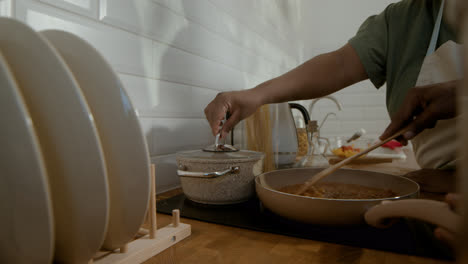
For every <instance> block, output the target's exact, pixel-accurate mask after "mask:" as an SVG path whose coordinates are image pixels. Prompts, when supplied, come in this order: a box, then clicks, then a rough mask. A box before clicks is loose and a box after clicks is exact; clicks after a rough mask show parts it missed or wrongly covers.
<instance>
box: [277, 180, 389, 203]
mask: <svg viewBox="0 0 468 264" xmlns="http://www.w3.org/2000/svg"><path fill="white" fill-rule="evenodd" d="M302 185H303V184H294V185H288V186H285V187H283V188H281V189H279V191H280V192H285V193H291V194H295V193H296V192H297V191H298V190H299V188H301V187H302ZM302 195H303V196H308V197H317V198H331V199H382V198H389V197H395V196H397V195H396V193H394V192H393V191H391V190H388V189H381V188H374V187H367V186H363V185H358V184H346V183H333V182H325V183H316V184H314V185H313V186H311V187H309V189H308V190H307V191H305V192H304V193H303V194H302Z"/></svg>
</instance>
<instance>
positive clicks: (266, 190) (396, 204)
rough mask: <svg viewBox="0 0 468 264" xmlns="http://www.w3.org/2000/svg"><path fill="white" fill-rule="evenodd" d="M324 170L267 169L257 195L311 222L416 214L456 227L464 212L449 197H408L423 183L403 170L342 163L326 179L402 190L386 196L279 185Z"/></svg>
mask: <svg viewBox="0 0 468 264" xmlns="http://www.w3.org/2000/svg"><path fill="white" fill-rule="evenodd" d="M321 170H323V168H295V169H285V170H277V171H271V172H267V173H263V174H261V175H259V176H257V177H256V179H255V188H256V191H257V195H258V197H259V199H260V200H261V201H262V204H263V206H264V207H266V208H267V209H269V210H271V211H272V212H274V213H276V214H278V215H280V216H283V217H285V218H289V219H293V220H296V221H300V222H304V223H308V224H316V225H333V226H346V225H359V224H364V223H365V220H366V221H367V222H368V223H369V224H371V225H373V226H376V227H385V226H386V223H387V222H388V221H385V220H386V219H388V218H393V217H414V218H418V219H421V220H425V221H428V222H431V223H434V224H436V225H439V226H442V227H445V228H447V229H448V230H455V226H456V223H457V222H458V216H457V215H455V214H454V213H453V212H452V211H451V210H450V208H448V206H447V205H446V204H445V203H442V202H437V201H430V200H422V199H412V200H406V201H405V199H409V198H417V197H418V195H419V185H418V184H417V183H416V182H414V181H412V180H410V179H407V178H404V177H401V176H395V175H391V174H385V173H379V172H371V171H363V170H353V169H339V170H337V171H336V172H334V173H332V174H330V175H329V176H327V177H326V178H324V179H323V180H321V181H320V182H335V183H347V184H359V185H363V186H368V187H374V188H382V189H390V190H392V191H393V192H394V193H396V194H397V195H396V196H395V197H388V198H383V199H329V198H316V197H306V196H299V195H294V194H289V193H283V192H280V191H278V189H280V188H282V187H285V186H288V185H293V184H301V183H304V182H305V181H306V180H308V179H309V178H310V176H311V175H314V174H316V173H318V172H320V171H321ZM400 200H401V201H400ZM391 201H393V202H391ZM364 216H365V217H364Z"/></svg>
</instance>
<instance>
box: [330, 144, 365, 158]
mask: <svg viewBox="0 0 468 264" xmlns="http://www.w3.org/2000/svg"><path fill="white" fill-rule="evenodd" d="M332 152H333V154H335V155H336V156H338V157H342V158H348V157H351V156H354V155H356V154H358V153H359V152H361V149H358V148H355V147H354V145H351V146H341V147H339V148H336V149H334V150H332Z"/></svg>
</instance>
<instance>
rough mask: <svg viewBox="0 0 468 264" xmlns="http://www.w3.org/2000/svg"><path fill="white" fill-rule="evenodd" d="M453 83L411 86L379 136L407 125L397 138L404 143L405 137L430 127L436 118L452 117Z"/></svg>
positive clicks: (454, 96) (454, 89) (454, 104)
mask: <svg viewBox="0 0 468 264" xmlns="http://www.w3.org/2000/svg"><path fill="white" fill-rule="evenodd" d="M457 83H458V81H449V82H444V83H437V84H431V85H427V86H422V87H414V88H412V89H411V90H410V91H409V93H408V94H407V95H406V97H405V100H404V101H403V104H402V105H401V107H400V109H399V110H398V112H397V113H395V114H394V115H393V116H392V122H391V123H390V125H389V126H388V127H387V129H386V130H385V131H384V133H383V134H382V135H381V136H380V139H382V140H383V139H385V138H388V137H390V136H391V135H393V134H394V133H396V132H397V131H399V130H400V129H402V128H403V127H405V126H409V127H408V131H407V132H405V133H404V134H403V136H402V137H399V138H397V140H399V141H400V142H401V143H403V145H406V144H407V143H408V140H410V139H412V138H414V137H415V136H416V135H417V134H419V133H421V132H422V131H423V130H424V129H427V128H433V127H434V126H435V125H436V123H437V121H438V120H443V119H449V118H453V117H455V116H456V114H457V112H456V105H457V102H456V89H457Z"/></svg>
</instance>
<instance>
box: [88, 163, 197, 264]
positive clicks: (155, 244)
mask: <svg viewBox="0 0 468 264" xmlns="http://www.w3.org/2000/svg"><path fill="white" fill-rule="evenodd" d="M155 178H156V177H155V166H154V164H151V191H150V195H151V198H150V202H149V206H148V213H147V221H148V222H149V223H150V228H149V229H145V228H140V231H139V232H138V238H136V239H135V240H133V241H131V242H129V243H127V244H126V245H124V246H123V247H121V248H120V249H116V250H114V251H102V250H101V251H99V252H98V253H96V255H95V256H94V257H93V259H91V260H90V261H89V262H88V264H108V263H109V264H110V263H113V264H130V263H132V264H134V263H142V262H144V261H146V260H148V259H150V258H152V257H154V256H156V255H158V254H159V253H161V252H162V251H164V250H165V249H167V248H169V247H171V246H173V245H175V244H177V243H178V242H180V241H181V240H183V239H184V238H186V237H188V236H190V234H191V226H190V225H189V224H184V223H181V222H180V211H179V210H178V209H175V210H172V223H171V224H169V225H167V226H165V227H163V228H160V229H157V227H156V181H155Z"/></svg>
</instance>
